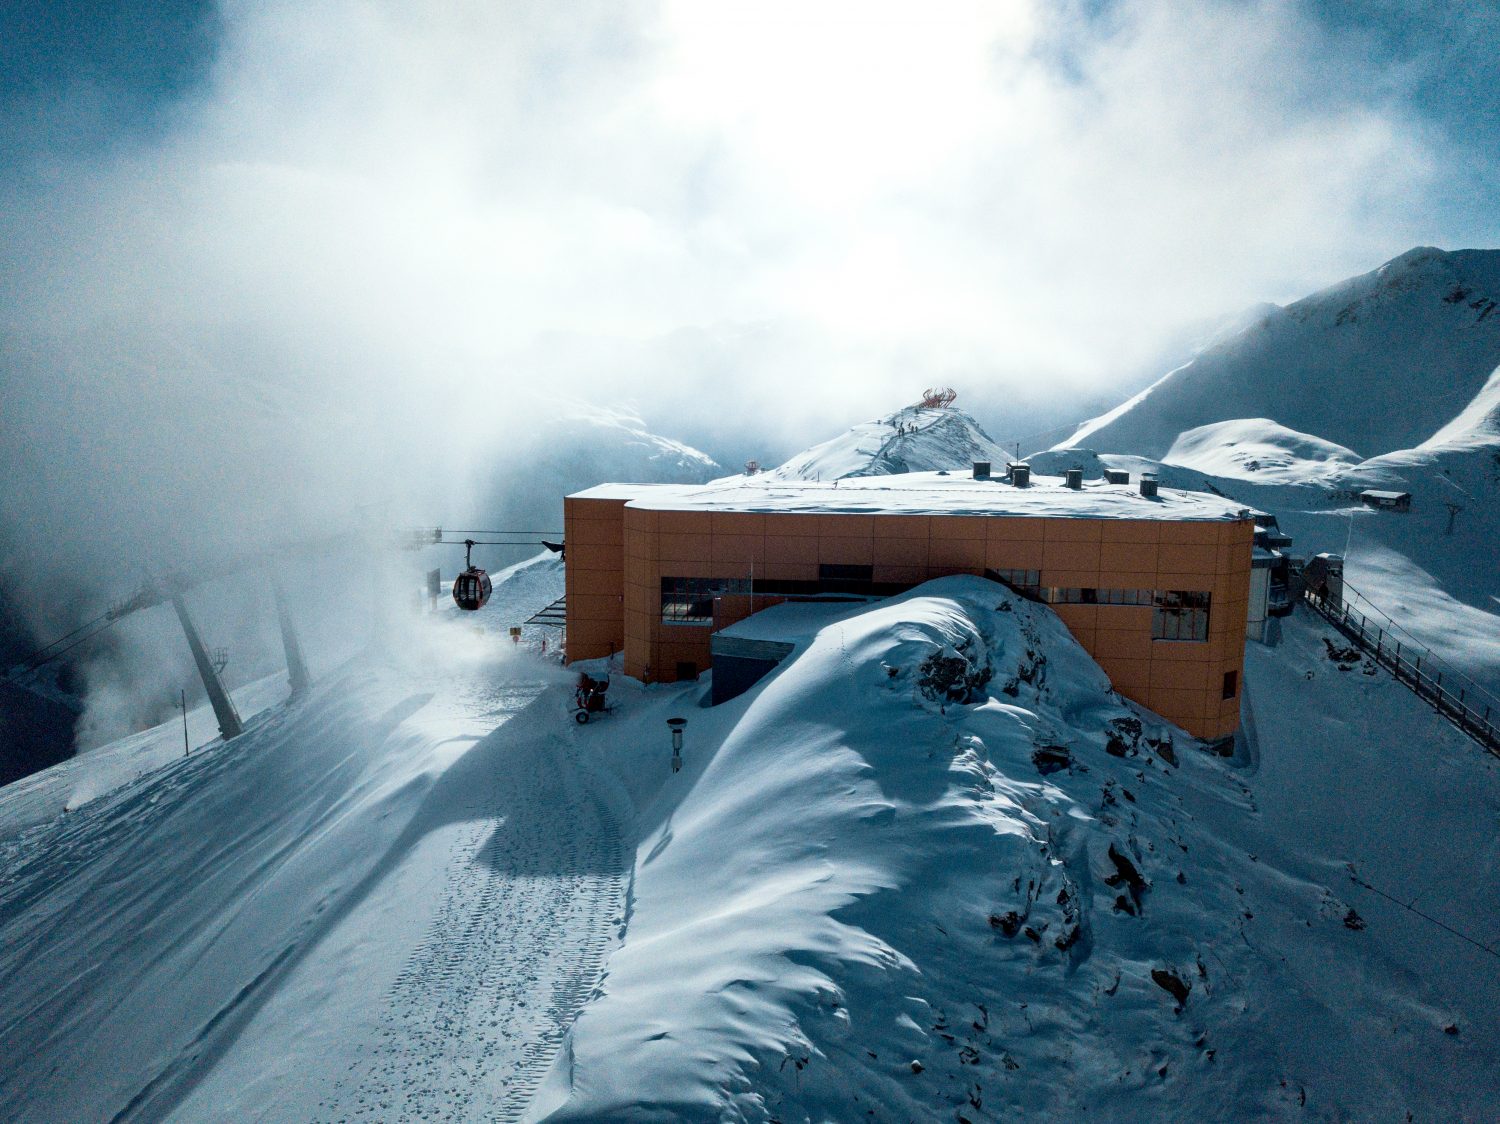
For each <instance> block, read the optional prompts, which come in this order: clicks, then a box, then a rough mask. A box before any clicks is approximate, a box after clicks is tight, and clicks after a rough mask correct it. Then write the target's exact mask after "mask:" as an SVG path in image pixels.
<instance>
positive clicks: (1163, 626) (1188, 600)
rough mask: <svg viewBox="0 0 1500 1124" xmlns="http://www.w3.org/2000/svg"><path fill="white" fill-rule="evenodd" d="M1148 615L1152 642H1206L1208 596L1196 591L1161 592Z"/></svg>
mask: <svg viewBox="0 0 1500 1124" xmlns="http://www.w3.org/2000/svg"><path fill="white" fill-rule="evenodd" d="M1155 604H1156V611H1155V612H1154V613H1152V614H1151V639H1153V640H1207V639H1208V594H1207V593H1204V592H1201V591H1196V590H1184V589H1161V590H1157V592H1156V602H1155Z"/></svg>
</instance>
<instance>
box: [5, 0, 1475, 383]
mask: <svg viewBox="0 0 1500 1124" xmlns="http://www.w3.org/2000/svg"><path fill="white" fill-rule="evenodd" d="M116 7H117V11H116V12H115V13H114V14H112V15H107V16H106V15H102V14H101V13H100V12H99V11H96V10H95V6H92V5H55V4H51V3H41V2H33V3H25V2H23V0H8V2H7V5H6V14H5V17H4V19H5V29H4V30H5V34H4V35H3V36H0V43H3V47H0V50H3V51H4V56H3V73H4V79H3V81H4V83H5V87H4V103H3V108H4V128H3V132H0V141H3V143H4V145H5V149H6V151H5V152H4V157H5V159H4V160H3V161H0V166H3V167H4V168H6V169H8V171H7V173H6V175H5V181H6V182H5V185H4V191H5V202H6V204H7V206H6V215H7V217H6V219H5V220H4V235H5V238H4V250H3V251H0V252H3V254H4V257H5V260H4V267H5V268H4V275H5V280H4V282H3V284H4V288H3V290H0V296H3V317H4V325H5V326H6V327H7V328H10V329H12V330H15V329H30V328H35V327H36V326H37V325H39V324H42V325H47V326H48V327H49V328H53V329H56V328H59V327H89V326H95V325H98V324H100V323H110V322H127V323H134V324H140V323H147V322H149V323H162V324H170V325H179V326H180V325H199V326H201V325H204V324H209V323H212V324H216V325H222V324H224V323H225V322H227V321H231V320H233V321H237V322H240V323H253V324H257V325H270V326H274V330H275V331H277V332H279V333H282V334H284V335H285V336H286V337H287V338H288V339H289V340H294V341H295V340H302V339H308V338H312V339H319V340H322V341H324V346H325V347H326V349H327V350H328V351H329V352H331V353H334V354H340V353H343V354H348V353H349V352H350V351H351V350H352V351H353V352H355V353H358V354H361V355H370V356H378V357H379V363H378V366H379V367H380V368H382V369H381V371H380V373H379V376H378V377H379V378H381V379H387V378H391V377H401V368H402V367H405V368H407V369H408V370H409V371H410V372H413V373H414V377H415V372H418V371H421V372H422V375H421V377H431V370H430V369H431V368H433V367H436V366H444V365H454V364H459V363H463V362H466V361H473V362H476V363H478V364H481V365H483V364H485V363H489V364H492V365H496V366H506V365H509V366H512V367H514V365H515V364H514V359H515V357H516V356H518V355H519V356H526V357H527V358H526V360H525V362H528V363H539V362H541V361H540V360H539V359H538V348H537V347H536V344H537V341H538V340H539V339H540V340H545V339H547V338H548V337H552V336H557V335H561V336H565V337H581V338H582V339H584V340H590V339H592V340H596V341H608V345H607V349H609V350H616V351H618V350H619V349H626V350H630V351H632V352H634V351H636V350H638V349H640V348H641V347H643V346H645V347H647V348H648V349H649V347H650V346H651V345H652V344H653V342H655V341H661V340H664V339H667V338H670V337H671V336H672V335H673V334H674V333H680V332H683V331H685V330H686V331H706V332H709V333H730V334H733V333H734V332H736V331H741V330H744V329H745V328H746V326H755V327H759V328H762V329H766V328H767V327H768V326H769V330H771V331H773V332H776V333H779V334H782V335H784V336H785V337H786V342H785V344H784V345H783V347H784V349H785V353H783V351H782V348H777V349H773V354H772V356H770V357H768V361H769V362H772V363H776V364H779V363H783V362H784V363H788V364H789V365H790V364H795V365H796V369H788V370H782V371H775V370H769V371H756V372H754V373H755V375H756V376H757V377H758V378H760V379H765V380H769V381H770V382H771V383H773V384H774V385H776V386H777V387H778V389H786V388H790V387H797V388H800V389H801V390H802V391H803V392H804V393H807V392H808V391H807V384H808V382H809V380H812V381H814V382H818V383H822V384H824V385H826V386H827V387H828V389H829V391H830V393H837V394H839V395H845V394H849V393H851V390H850V388H851V387H865V388H868V389H869V400H870V401H873V402H874V403H876V406H877V408H878V407H879V406H880V405H883V404H884V402H883V398H882V395H884V394H886V393H889V392H890V389H889V388H891V387H893V386H899V387H900V388H901V390H902V392H903V394H905V392H906V391H907V390H908V389H909V388H910V386H911V385H913V384H915V383H918V382H922V381H923V379H924V378H927V377H928V376H929V375H930V376H931V377H932V378H933V379H939V378H942V377H944V376H946V375H952V376H953V377H955V378H963V379H967V380H969V381H973V380H976V379H979V378H981V377H982V378H985V379H988V380H992V381H995V382H999V383H1005V382H1007V381H1009V380H1014V379H1026V378H1035V377H1038V376H1040V377H1044V378H1049V379H1056V378H1063V379H1067V380H1079V381H1083V382H1086V383H1099V382H1103V383H1108V382H1109V381H1110V380H1111V379H1114V378H1117V377H1119V376H1120V375H1121V373H1122V372H1124V371H1126V370H1133V368H1134V367H1136V366H1138V365H1139V364H1141V363H1143V362H1149V361H1150V360H1151V359H1152V358H1153V356H1154V352H1155V350H1156V349H1157V348H1158V347H1159V346H1160V345H1161V344H1162V342H1163V341H1165V340H1168V339H1170V338H1171V337H1172V335H1173V333H1174V332H1175V331H1178V330H1181V329H1183V328H1184V327H1185V326H1191V325H1193V324H1195V323H1197V322H1200V321H1202V320H1204V319H1210V318H1214V317H1218V316H1221V315H1224V314H1227V313H1232V312H1234V311H1235V310H1237V309H1238V308H1240V307H1242V306H1245V305H1247V304H1250V303H1252V302H1255V301H1258V300H1265V299H1273V300H1277V299H1280V300H1285V299H1290V298H1294V297H1296V296H1299V295H1302V294H1303V293H1304V292H1306V291H1307V290H1309V289H1311V288H1314V287H1317V286H1318V285H1321V284H1325V283H1328V282H1331V281H1334V280H1337V279H1339V278H1340V277H1342V276H1345V275H1347V274H1351V273H1355V272H1362V271H1364V270H1366V269H1369V268H1372V267H1374V266H1375V265H1378V264H1379V263H1380V262H1381V261H1383V260H1385V259H1386V258H1389V257H1391V256H1394V255H1395V254H1396V253H1399V252H1400V251H1402V250H1404V249H1406V248H1408V247H1409V246H1411V245H1413V244H1417V243H1434V244H1439V245H1443V246H1447V247H1456V246H1459V245H1494V244H1496V233H1497V232H1496V229H1495V228H1496V224H1497V222H1500V218H1497V216H1500V208H1497V207H1496V205H1495V204H1496V203H1497V199H1496V193H1497V190H1500V188H1497V186H1496V185H1497V183H1500V180H1497V177H1496V176H1495V174H1494V173H1495V171H1496V167H1495V160H1496V157H1495V153H1496V152H1497V148H1496V145H1495V141H1496V139H1497V136H1496V133H1497V128H1500V126H1497V120H1500V114H1497V111H1500V49H1497V48H1496V47H1495V44H1496V43H1497V42H1500V15H1497V10H1496V9H1495V8H1494V7H1492V6H1490V5H1476V4H1452V5H1434V6H1431V7H1423V6H1421V5H1416V4H1411V3H1400V2H1397V0H1390V2H1388V3H1387V2H1381V0H1356V2H1350V3H1338V4H1312V3H1291V2H1277V3H1236V4H1220V3H1211V2H1210V3H1193V4H1180V5H1179V4H1171V3H1161V2H1151V3H1129V2H1125V3H1107V2H1090V3H1076V4H1068V3H1056V2H1047V3H1033V2H1030V0H991V2H988V3H968V2H943V0H939V2H935V3H924V4H921V5H911V4H882V3H870V2H868V0H859V2H854V0H850V2H841V0H835V2H826V3H818V2H807V0H787V2H783V0H756V2H747V3H712V2H703V0H687V2H683V3H671V2H667V3H662V4H649V3H626V2H620V0H610V2H607V3H598V4H591V3H497V2H494V0H475V2H472V3H443V4H428V3H405V4H402V3H358V2H353V0H334V2H313V3H308V2H302V0H299V2H295V3H274V2H272V3H263V2H261V3H244V4H242V3H237V2H233V0H231V2H229V3H226V4H224V5H222V6H218V7H215V6H211V5H204V4H199V3H193V2H183V0H167V2H165V3H155V4H150V5H147V4H137V5H132V4H124V5H118V6H116ZM567 346H577V347H579V348H580V349H581V350H583V351H587V350H588V348H587V346H586V345H584V344H580V343H578V342H576V341H574V342H573V343H570V344H568V345H567ZM543 350H545V349H543ZM438 355H441V356H442V361H441V362H438V363H435V362H434V357H435V356H438ZM798 355H801V356H802V358H803V360H805V362H807V363H817V364H819V365H820V369H809V368H808V367H807V366H804V365H802V363H800V362H798V358H797V357H798ZM577 365H579V366H588V365H590V362H589V361H584V360H579V361H577ZM595 373H596V374H597V373H598V372H595ZM517 374H519V372H517ZM633 374H634V376H635V377H649V376H650V371H649V370H641V371H635V372H633ZM372 377H374V376H372ZM669 377H670V378H677V377H680V376H679V375H677V374H673V375H670V376H669ZM645 389H646V388H643V390H645ZM674 389H675V387H674ZM854 393H856V394H859V395H861V396H863V394H864V393H865V392H864V391H863V390H859V391H854ZM903 400H904V397H903Z"/></svg>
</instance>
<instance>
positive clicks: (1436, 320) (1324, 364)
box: [1057, 247, 1500, 459]
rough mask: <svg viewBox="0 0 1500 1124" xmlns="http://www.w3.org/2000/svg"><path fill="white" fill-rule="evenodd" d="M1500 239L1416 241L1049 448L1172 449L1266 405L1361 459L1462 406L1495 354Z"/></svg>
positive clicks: (1263, 414) (1438, 426) (1217, 347)
mask: <svg viewBox="0 0 1500 1124" xmlns="http://www.w3.org/2000/svg"><path fill="white" fill-rule="evenodd" d="M1497 301H1500V250H1460V251H1455V252H1445V251H1442V250H1437V249H1432V248H1430V247H1419V248H1417V249H1414V250H1411V251H1409V252H1407V253H1405V254H1402V255H1401V256H1400V257H1397V258H1394V259H1392V260H1391V261H1389V262H1387V263H1386V264H1385V265H1383V266H1381V267H1380V268H1379V269H1376V270H1374V271H1372V272H1370V273H1367V274H1364V275H1363V276H1360V277H1355V278H1351V279H1350V280H1348V281H1344V282H1341V283H1339V284H1337V285H1334V286H1332V287H1330V288H1328V289H1325V290H1323V291H1321V292H1319V293H1314V294H1313V295H1311V296H1309V297H1306V298H1304V299H1302V300H1299V301H1297V302H1295V303H1294V304H1290V305H1287V306H1286V307H1284V308H1276V309H1274V310H1273V311H1269V312H1267V313H1266V314H1265V315H1264V316H1263V317H1262V318H1260V319H1259V320H1257V321H1256V322H1255V323H1254V324H1252V325H1251V326H1249V327H1246V328H1244V329H1242V330H1240V331H1238V332H1235V333H1232V334H1231V335H1229V336H1228V337H1227V338H1224V339H1221V340H1219V341H1218V342H1216V343H1214V344H1212V345H1211V346H1209V347H1208V348H1207V349H1205V350H1204V351H1203V352H1201V353H1200V354H1199V355H1197V356H1196V357H1195V358H1194V359H1192V360H1191V361H1190V362H1188V363H1186V364H1184V365H1183V366H1181V367H1179V368H1177V369H1176V370H1173V371H1170V372H1168V373H1167V374H1166V375H1164V376H1163V377H1162V378H1161V379H1159V380H1157V382H1155V383H1154V384H1152V385H1151V386H1150V387H1148V388H1147V389H1145V390H1143V391H1142V392H1141V393H1139V394H1137V395H1135V396H1134V397H1133V398H1131V399H1130V400H1128V401H1127V402H1124V403H1122V404H1121V405H1120V406H1118V407H1116V408H1115V409H1114V410H1111V411H1110V412H1108V413H1106V414H1104V415H1102V416H1100V417H1098V418H1094V419H1093V420H1091V421H1088V422H1085V423H1083V424H1082V425H1081V426H1080V427H1079V429H1078V430H1077V431H1076V432H1075V433H1074V434H1073V435H1072V436H1071V437H1069V438H1068V439H1066V440H1065V441H1063V442H1061V443H1060V444H1059V445H1058V446H1057V447H1059V448H1062V447H1069V446H1086V447H1088V448H1091V449H1094V450H1096V451H1098V452H1101V453H1128V454H1134V455H1139V456H1148V457H1154V458H1158V459H1162V458H1165V457H1166V454H1167V452H1168V451H1169V450H1170V449H1171V447H1172V445H1173V443H1174V442H1175V441H1176V440H1177V438H1178V437H1179V436H1180V435H1181V434H1183V433H1185V432H1187V431H1188V430H1192V429H1197V428H1200V427H1202V426H1205V425H1210V424H1213V423H1217V422H1225V421H1230V420H1234V419H1237V418H1272V419H1274V420H1275V422H1276V423H1277V424H1279V425H1280V426H1282V427H1285V428H1287V429H1290V430H1294V431H1297V432H1300V433H1305V434H1314V435H1316V436H1318V437H1320V438H1322V439H1324V440H1326V441H1331V442H1333V443H1334V444H1336V445H1341V446H1344V447H1346V448H1348V449H1350V450H1352V451H1354V452H1355V453H1356V454H1357V455H1358V456H1359V457H1361V458H1367V457H1372V456H1376V455H1379V454H1382V453H1388V452H1391V451H1393V450H1397V449H1404V448H1411V447H1414V446H1416V445H1419V444H1421V443H1422V442H1424V441H1426V440H1428V439H1429V438H1431V437H1432V436H1433V435H1434V434H1437V433H1438V432H1440V431H1442V430H1443V429H1444V428H1445V427H1446V426H1448V425H1450V424H1451V423H1452V422H1453V421H1454V420H1455V418H1457V417H1458V416H1460V415H1462V414H1463V413H1465V411H1466V410H1467V409H1468V408H1469V406H1470V405H1471V404H1472V403H1473V402H1474V400H1475V399H1476V398H1477V397H1478V396H1479V395H1480V394H1481V392H1482V391H1483V390H1484V388H1485V386H1486V384H1487V383H1488V381H1489V379H1490V376H1491V374H1492V373H1493V372H1494V371H1495V369H1496V368H1497V367H1500V312H1497Z"/></svg>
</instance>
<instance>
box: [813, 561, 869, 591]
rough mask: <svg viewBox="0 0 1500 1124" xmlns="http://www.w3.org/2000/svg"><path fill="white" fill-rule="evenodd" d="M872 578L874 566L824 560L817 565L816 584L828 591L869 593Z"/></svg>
mask: <svg viewBox="0 0 1500 1124" xmlns="http://www.w3.org/2000/svg"><path fill="white" fill-rule="evenodd" d="M874 580H875V567H874V566H850V565H842V564H839V563H826V562H825V563H824V564H823V565H821V566H819V567H818V586H819V587H820V588H821V589H825V590H827V591H828V592H830V593H870V592H872V585H873V583H874Z"/></svg>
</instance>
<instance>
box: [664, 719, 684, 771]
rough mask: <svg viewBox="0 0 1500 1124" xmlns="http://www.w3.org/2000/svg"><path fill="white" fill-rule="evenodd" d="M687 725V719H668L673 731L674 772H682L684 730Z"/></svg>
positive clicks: (668, 724)
mask: <svg viewBox="0 0 1500 1124" xmlns="http://www.w3.org/2000/svg"><path fill="white" fill-rule="evenodd" d="M686 725H687V719H686V718H668V719H667V726H668V727H669V728H670V729H671V731H672V772H674V773H678V772H681V771H682V728H683V727H684V726H686Z"/></svg>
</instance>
